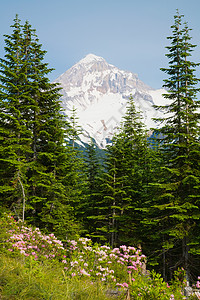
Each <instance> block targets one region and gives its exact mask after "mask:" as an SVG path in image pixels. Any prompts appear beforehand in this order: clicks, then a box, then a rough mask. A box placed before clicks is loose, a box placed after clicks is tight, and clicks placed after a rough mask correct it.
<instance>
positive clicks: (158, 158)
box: [0, 12, 200, 281]
mask: <svg viewBox="0 0 200 300" xmlns="http://www.w3.org/2000/svg"><path fill="white" fill-rule="evenodd" d="M11 27H12V30H13V31H12V34H11V35H5V44H6V46H5V57H4V58H2V59H0V165H1V168H0V182H1V186H0V202H1V208H0V212H1V213H3V212H4V211H7V210H11V211H12V212H13V214H14V216H15V218H18V219H21V220H22V221H23V222H24V221H26V222H27V223H30V224H32V225H34V226H37V227H40V228H41V229H43V230H44V231H46V232H54V233H55V235H56V236H57V237H58V238H60V239H62V240H63V241H66V240H67V239H68V238H73V237H75V236H76V235H82V236H86V237H90V238H92V239H93V241H96V242H99V243H101V242H103V243H105V242H107V243H109V244H110V245H111V246H113V247H115V246H118V245H119V244H127V245H128V244H129V245H136V246H138V247H142V250H143V252H144V254H146V255H147V256H148V264H149V267H153V268H155V269H157V271H159V272H161V273H162V276H163V278H164V279H166V280H169V279H171V278H172V274H173V271H174V270H176V269H177V268H178V267H183V268H184V269H185V271H186V275H187V280H188V281H189V280H192V279H195V276H198V275H200V274H198V272H199V269H200V260H199V258H200V257H199V255H200V140H199V137H200V132H199V107H200V101H199V100H198V99H197V95H198V92H199V90H200V89H199V88H197V86H198V83H199V79H197V78H196V75H195V72H196V69H197V67H198V66H199V64H197V63H194V62H192V61H191V60H190V56H191V52H192V51H193V49H194V47H195V45H193V44H192V43H191V42H190V40H191V36H190V34H189V33H190V29H189V28H188V25H187V23H183V16H181V15H179V13H178V12H177V14H176V15H175V17H174V24H173V25H172V26H171V28H172V36H170V37H168V39H169V40H170V41H171V44H170V46H168V47H166V48H167V50H168V54H166V56H167V57H168V58H169V67H168V68H165V69H162V70H163V71H164V72H165V73H166V75H167V78H168V79H166V80H164V87H165V88H166V91H167V92H166V94H165V95H164V97H165V98H166V99H168V100H169V101H168V103H169V104H168V105H166V106H159V107H156V108H157V109H158V110H162V111H164V112H165V114H164V116H165V117H164V118H163V119H162V120H159V119H158V120H157V121H158V123H160V125H159V127H158V128H159V129H154V132H153V137H151V138H150V137H149V136H148V133H147V130H146V128H145V126H144V124H143V122H142V118H141V115H140V113H138V112H137V111H136V110H135V106H134V99H133V97H132V96H130V99H129V102H128V105H127V112H126V114H125V117H124V118H123V120H122V123H121V127H120V128H119V131H118V133H117V134H116V135H115V137H114V138H113V141H112V145H110V146H108V147H107V148H106V149H105V150H103V151H104V152H105V156H104V157H103V158H102V160H103V163H102V160H101V161H100V160H99V157H98V155H97V148H96V146H95V144H94V142H93V141H92V140H91V143H90V144H89V145H87V148H86V151H85V153H82V152H81V151H80V149H79V148H78V147H77V141H78V138H79V133H80V129H79V126H78V120H77V118H76V112H75V110H73V111H72V115H71V116H70V118H71V122H67V121H66V118H65V116H64V113H63V111H62V108H61V103H60V101H59V99H60V94H59V92H60V87H59V86H58V85H57V84H54V83H50V81H49V79H48V74H49V73H50V72H51V71H52V69H50V68H49V67H48V64H46V63H44V62H43V60H44V56H45V53H46V52H45V51H44V50H42V45H41V44H40V43H39V40H38V37H37V35H36V32H35V30H34V29H33V28H32V27H31V25H30V24H29V23H28V22H26V23H25V24H24V25H21V23H20V20H19V18H18V16H16V18H15V20H14V24H13V25H12V26H11Z"/></svg>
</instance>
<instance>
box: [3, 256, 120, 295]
mask: <svg viewBox="0 0 200 300" xmlns="http://www.w3.org/2000/svg"><path fill="white" fill-rule="evenodd" d="M107 291H108V287H105V286H104V285H103V284H102V283H100V282H94V283H93V284H92V283H91V281H90V280H88V279H84V278H72V279H70V280H69V279H68V278H67V277H66V276H65V273H64V272H63V268H62V267H61V266H59V265H58V264H57V263H55V262H46V263H43V264H42V263H39V262H36V261H31V260H30V261H29V263H27V259H26V260H25V259H24V258H23V257H20V256H19V257H10V256H7V255H6V254H2V255H1V257H0V299H2V300H3V299H9V300H10V299H13V300H14V299H16V300H22V299H24V300H25V299H26V300H35V299H43V300H44V299H45V300H47V299H48V300H50V299H51V300H61V299H69V300H73V299H76V300H86V299H88V300H90V299H91V300H92V299H96V300H104V299H105V300H107V299H116V297H112V296H111V295H108V294H107ZM118 299H119V298H118Z"/></svg>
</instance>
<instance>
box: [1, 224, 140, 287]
mask: <svg viewBox="0 0 200 300" xmlns="http://www.w3.org/2000/svg"><path fill="white" fill-rule="evenodd" d="M8 233H9V238H8V239H7V243H6V244H7V250H8V251H10V252H14V253H15V252H18V253H21V254H22V255H24V256H26V257H33V258H34V259H36V260H43V259H51V260H52V259H54V260H57V261H59V262H60V263H61V264H63V269H64V272H65V273H66V276H70V277H75V276H78V277H80V276H86V277H88V278H90V279H91V281H95V280H100V281H102V282H106V283H108V282H109V283H114V284H115V285H118V286H121V287H123V288H127V287H128V285H129V276H130V275H131V278H132V280H134V272H138V271H140V270H141V266H142V263H143V262H144V261H145V256H144V255H142V253H141V250H137V249H136V248H134V247H127V246H126V245H122V246H120V247H119V248H114V249H111V248H110V247H109V246H107V245H104V246H100V245H97V244H95V245H93V244H92V241H91V240H90V239H88V238H80V239H78V240H77V241H75V240H68V241H67V243H66V244H65V245H63V243H62V242H61V241H60V240H58V239H57V238H56V237H55V236H54V234H53V233H52V234H49V235H44V234H42V233H41V231H40V230H39V229H38V228H36V229H32V228H30V227H25V226H21V227H19V226H16V227H15V228H14V229H13V230H9V232H8Z"/></svg>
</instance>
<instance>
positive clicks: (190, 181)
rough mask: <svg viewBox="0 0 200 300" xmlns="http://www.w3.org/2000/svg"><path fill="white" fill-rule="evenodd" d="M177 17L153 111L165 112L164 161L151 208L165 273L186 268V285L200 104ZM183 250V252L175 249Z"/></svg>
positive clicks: (185, 32) (185, 34)
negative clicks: (161, 88) (157, 104)
mask: <svg viewBox="0 0 200 300" xmlns="http://www.w3.org/2000/svg"><path fill="white" fill-rule="evenodd" d="M182 18H183V16H181V15H179V14H178V12H177V14H176V15H175V17H174V25H172V26H171V28H172V32H173V35H172V36H170V37H168V39H169V40H171V45H170V46H168V47H167V49H168V51H169V53H168V54H166V56H167V57H168V58H169V68H163V69H162V71H164V72H165V73H166V74H167V75H168V79H166V80H164V82H165V84H164V87H165V88H166V89H167V93H166V94H164V95H163V96H164V97H165V98H166V99H168V100H169V104H168V105H166V106H162V107H157V109H162V110H164V111H165V112H166V114H165V118H164V119H163V120H162V127H161V128H160V129H159V130H158V132H159V133H160V144H161V146H162V153H163V157H164V161H165V163H164V167H163V168H162V170H161V173H160V174H162V177H161V178H160V182H159V184H158V185H157V188H158V189H159V195H160V196H159V197H158V198H157V204H156V205H154V206H153V209H154V210H157V216H159V217H158V218H157V221H158V220H159V222H157V225H158V224H159V227H160V228H159V229H158V228H157V230H159V231H160V232H162V239H163V247H164V248H165V249H166V250H167V249H168V250H169V251H168V257H167V259H168V261H169V268H171V269H173V268H175V267H177V266H178V265H181V266H183V267H184V268H185V270H186V273H187V280H189V273H190V264H191V258H190V257H189V252H190V249H189V248H190V244H191V243H192V241H193V238H194V236H193V232H194V229H195V227H196V224H197V223H198V222H199V221H198V220H199V217H200V214H199V178H200V177H199V175H200V173H199V157H200V156H199V155H200V148H199V113H198V112H197V110H198V108H199V106H200V102H199V100H197V99H196V95H197V92H198V91H199V89H198V88H196V85H197V83H198V82H199V80H198V79H197V78H196V76H195V70H196V68H197V66H198V65H199V64H196V63H194V62H192V61H190V60H189V58H190V56H191V52H192V51H193V48H194V47H195V45H193V44H191V43H190V39H191V37H190V36H189V29H188V26H187V24H184V25H183V24H182ZM179 249H182V252H181V251H180V250H179Z"/></svg>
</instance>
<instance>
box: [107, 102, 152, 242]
mask: <svg viewBox="0 0 200 300" xmlns="http://www.w3.org/2000/svg"><path fill="white" fill-rule="evenodd" d="M150 165H151V149H150V147H149V145H148V142H147V132H146V130H145V128H144V124H143V123H142V121H141V115H140V113H138V112H136V109H135V105H134V99H133V98H132V97H130V100H129V103H128V106H127V112H126V115H125V117H124V118H123V122H122V126H121V128H120V130H119V133H118V134H116V136H115V138H114V139H113V144H112V146H109V147H108V148H107V159H106V168H107V173H106V174H105V176H104V177H105V178H104V183H103V193H104V198H103V199H104V200H103V203H104V209H103V212H104V213H106V215H104V217H103V218H102V219H103V221H104V223H105V220H106V219H107V231H108V233H109V241H110V243H111V244H112V245H117V244H119V243H121V242H124V243H129V244H131V243H132V244H133V243H134V244H139V243H141V242H142V237H141V228H142V226H141V223H140V222H141V220H142V217H143V215H142V211H143V210H142V207H144V205H145V203H147V202H148V199H149V197H150V193H149V192H147V185H148V182H149V181H150V178H151V170H150ZM146 205H147V204H146ZM102 225H103V224H102ZM103 230H104V231H105V225H104V226H103V227H102V231H103Z"/></svg>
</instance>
